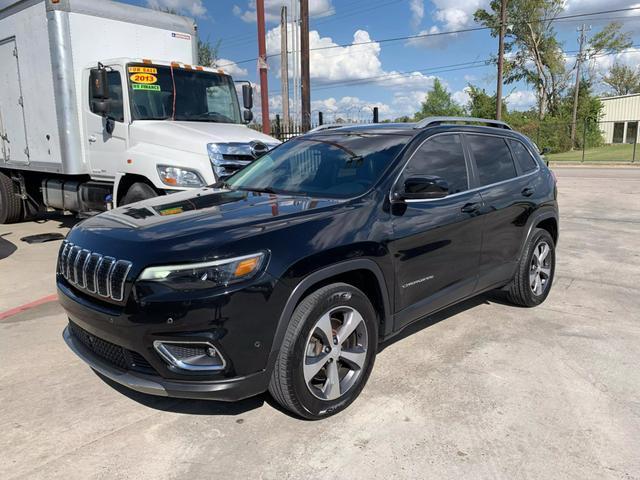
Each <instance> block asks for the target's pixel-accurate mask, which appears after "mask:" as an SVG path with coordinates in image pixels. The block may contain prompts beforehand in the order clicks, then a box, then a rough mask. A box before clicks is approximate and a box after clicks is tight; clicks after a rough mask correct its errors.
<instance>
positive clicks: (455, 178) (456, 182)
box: [403, 135, 469, 193]
mask: <svg viewBox="0 0 640 480" xmlns="http://www.w3.org/2000/svg"><path fill="white" fill-rule="evenodd" d="M416 175H431V176H436V177H440V178H442V179H443V180H445V181H446V182H447V183H448V184H449V193H458V192H463V191H465V190H467V189H468V188H469V184H468V177H467V164H466V162H465V159H464V150H463V148H462V141H461V139H460V135H437V136H435V137H432V138H430V139H428V140H427V141H426V142H424V143H423V144H422V146H421V147H420V148H418V150H416V152H415V153H414V154H413V156H412V157H411V160H409V163H408V165H407V167H406V169H405V171H404V175H403V178H407V177H408V176H416Z"/></svg>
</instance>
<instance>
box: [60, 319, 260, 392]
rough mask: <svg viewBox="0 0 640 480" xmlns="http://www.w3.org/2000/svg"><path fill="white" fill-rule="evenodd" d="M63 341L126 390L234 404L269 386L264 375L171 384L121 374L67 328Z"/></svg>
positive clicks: (149, 377) (144, 377) (162, 380)
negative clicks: (231, 402)
mask: <svg viewBox="0 0 640 480" xmlns="http://www.w3.org/2000/svg"><path fill="white" fill-rule="evenodd" d="M62 337H63V338H64V341H65V342H66V344H67V345H68V347H69V348H70V349H71V350H72V351H73V353H75V354H76V355H77V356H78V357H80V358H81V359H82V360H83V361H84V362H86V363H87V364H88V365H89V366H90V367H91V368H92V369H93V370H95V371H96V372H98V373H99V374H101V375H103V376H105V377H107V378H109V379H110V380H113V381H114V382H116V383H119V384H120V385H123V386H125V387H127V388H130V389H132V390H136V391H138V392H142V393H147V394H150V395H158V396H162V397H176V398H192V399H208V400H222V401H237V400H242V399H244V398H248V397H252V396H254V395H257V394H259V393H262V392H264V391H265V390H267V386H268V384H269V376H268V375H267V373H266V372H264V371H263V372H258V373H255V374H252V375H248V376H245V377H235V378H232V379H229V380H223V381H215V382H203V381H197V382H195V381H194V382H189V381H171V380H166V379H162V378H161V377H158V376H155V375H154V376H152V375H144V374H142V373H137V372H132V371H124V370H121V369H119V368H116V367H114V366H112V365H110V364H109V363H108V362H106V361H104V360H103V359H101V358H100V357H99V356H97V355H95V354H94V353H93V352H91V351H90V350H89V349H88V348H87V347H85V346H84V345H83V344H82V343H81V342H79V341H77V339H76V338H75V337H74V336H73V335H72V334H71V331H70V329H69V327H67V328H65V329H64V332H63V334H62Z"/></svg>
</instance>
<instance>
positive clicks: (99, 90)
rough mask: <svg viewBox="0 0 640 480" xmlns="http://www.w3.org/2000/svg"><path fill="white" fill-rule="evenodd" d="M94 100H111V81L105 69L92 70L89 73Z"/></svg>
mask: <svg viewBox="0 0 640 480" xmlns="http://www.w3.org/2000/svg"><path fill="white" fill-rule="evenodd" d="M89 80H90V81H89V85H91V92H90V94H91V98H92V100H109V81H108V80H107V71H106V70H105V69H104V68H92V69H91V72H90V73H89Z"/></svg>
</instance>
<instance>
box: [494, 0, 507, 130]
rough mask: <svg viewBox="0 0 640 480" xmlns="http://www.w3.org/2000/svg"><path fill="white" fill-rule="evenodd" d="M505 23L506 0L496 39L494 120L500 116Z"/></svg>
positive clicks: (502, 6)
mask: <svg viewBox="0 0 640 480" xmlns="http://www.w3.org/2000/svg"><path fill="white" fill-rule="evenodd" d="M506 23H507V0H502V2H501V4H500V39H499V40H498V84H497V86H496V120H500V119H501V118H502V68H503V66H504V32H505V30H506V27H507V26H506Z"/></svg>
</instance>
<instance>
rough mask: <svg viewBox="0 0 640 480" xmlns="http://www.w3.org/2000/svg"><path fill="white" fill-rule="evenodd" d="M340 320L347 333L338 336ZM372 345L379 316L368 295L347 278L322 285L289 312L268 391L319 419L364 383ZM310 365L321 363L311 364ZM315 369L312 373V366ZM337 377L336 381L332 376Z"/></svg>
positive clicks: (297, 411) (339, 406)
mask: <svg viewBox="0 0 640 480" xmlns="http://www.w3.org/2000/svg"><path fill="white" fill-rule="evenodd" d="M327 321H329V322H330V323H326V322H327ZM345 324H346V325H347V327H346V331H345V333H347V332H350V333H347V335H346V336H345V337H344V338H342V339H340V340H338V338H339V336H340V332H341V331H343V330H342V327H344V325H345ZM322 326H325V327H327V328H322ZM327 331H331V336H332V337H333V338H332V339H331V340H328V339H327V335H325V333H324V332H327ZM377 346H378V316H377V314H376V311H375V310H374V308H373V306H372V305H371V302H370V301H369V299H368V298H367V296H366V295H365V294H364V293H362V291H360V290H358V289H357V288H355V287H353V286H351V285H348V284H346V283H334V284H331V285H327V286H326V287H322V288H320V289H318V290H316V291H315V292H313V293H311V294H310V295H308V296H307V297H305V298H304V299H303V300H302V301H301V302H300V304H299V305H298V306H297V307H296V309H295V311H294V312H293V315H292V316H291V320H290V322H289V326H288V328H287V331H286V333H285V336H284V340H283V342H282V345H281V347H280V352H279V354H278V358H277V360H276V364H275V368H274V371H273V374H272V376H271V381H270V384H269V392H270V393H271V395H272V396H273V398H274V399H275V400H276V401H277V402H278V403H279V404H280V405H282V406H283V407H284V408H286V409H287V410H290V411H291V412H293V413H295V414H297V415H299V416H300V417H303V418H306V419H309V420H318V419H321V418H325V417H328V416H331V415H335V414H336V413H338V412H340V411H342V410H344V409H345V408H347V407H348V406H349V405H350V404H351V402H353V401H354V400H355V399H356V398H357V397H358V395H359V394H360V392H361V391H362V389H363V388H364V386H365V384H366V382H367V379H368V378H369V375H370V373H371V369H372V368H373V364H374V361H375V356H376V350H377ZM327 349H328V350H330V352H329V351H327ZM314 359H317V360H315V361H314ZM314 365H316V366H320V365H322V366H320V368H316V369H314V368H313V366H314ZM358 365H359V367H358ZM315 370H317V373H316V375H315V376H314V375H312V373H311V372H312V371H315ZM336 378H337V379H338V381H337V382H335V381H334V382H331V379H336ZM336 385H338V387H337V390H336V387H335V386H336Z"/></svg>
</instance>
